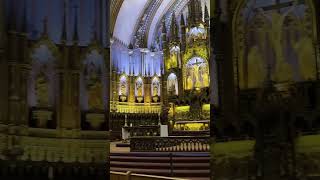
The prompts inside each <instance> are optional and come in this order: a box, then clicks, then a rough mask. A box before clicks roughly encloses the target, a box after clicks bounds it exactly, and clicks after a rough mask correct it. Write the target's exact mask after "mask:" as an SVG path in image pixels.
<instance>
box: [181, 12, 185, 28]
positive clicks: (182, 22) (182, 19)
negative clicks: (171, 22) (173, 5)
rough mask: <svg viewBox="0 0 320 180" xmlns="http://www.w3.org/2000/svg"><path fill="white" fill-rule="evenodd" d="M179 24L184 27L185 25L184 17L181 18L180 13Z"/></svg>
mask: <svg viewBox="0 0 320 180" xmlns="http://www.w3.org/2000/svg"><path fill="white" fill-rule="evenodd" d="M180 24H181V26H185V25H186V23H185V22H184V16H183V14H182V13H181V20H180Z"/></svg>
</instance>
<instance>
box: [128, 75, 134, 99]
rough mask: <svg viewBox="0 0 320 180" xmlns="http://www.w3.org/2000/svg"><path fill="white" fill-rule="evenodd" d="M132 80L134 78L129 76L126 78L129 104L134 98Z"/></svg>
mask: <svg viewBox="0 0 320 180" xmlns="http://www.w3.org/2000/svg"><path fill="white" fill-rule="evenodd" d="M134 79H135V76H129V78H128V85H129V102H130V103H134V101H135V96H134Z"/></svg>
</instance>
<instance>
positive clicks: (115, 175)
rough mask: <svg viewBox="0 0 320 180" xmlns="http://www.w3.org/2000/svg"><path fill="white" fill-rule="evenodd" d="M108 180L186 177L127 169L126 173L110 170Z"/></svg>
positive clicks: (161, 179)
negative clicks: (165, 175)
mask: <svg viewBox="0 0 320 180" xmlns="http://www.w3.org/2000/svg"><path fill="white" fill-rule="evenodd" d="M110 180H187V179H180V178H171V177H163V176H153V175H144V174H135V173H131V172H130V171H128V172H127V173H124V172H112V171H111V172H110Z"/></svg>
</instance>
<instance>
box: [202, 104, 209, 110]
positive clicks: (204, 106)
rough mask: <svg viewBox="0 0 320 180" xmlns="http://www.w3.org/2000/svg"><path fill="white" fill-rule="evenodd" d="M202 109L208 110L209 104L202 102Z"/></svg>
mask: <svg viewBox="0 0 320 180" xmlns="http://www.w3.org/2000/svg"><path fill="white" fill-rule="evenodd" d="M202 110H203V111H210V104H204V105H202Z"/></svg>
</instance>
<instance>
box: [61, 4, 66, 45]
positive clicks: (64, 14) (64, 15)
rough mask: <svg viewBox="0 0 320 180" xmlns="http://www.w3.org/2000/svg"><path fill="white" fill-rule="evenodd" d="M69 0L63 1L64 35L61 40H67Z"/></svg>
mask: <svg viewBox="0 0 320 180" xmlns="http://www.w3.org/2000/svg"><path fill="white" fill-rule="evenodd" d="M66 4H67V2H66V0H64V1H63V23H62V35H61V40H62V41H66V40H67V10H66V9H67V5H66Z"/></svg>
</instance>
